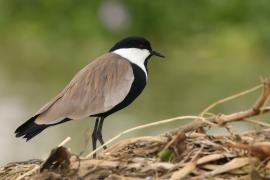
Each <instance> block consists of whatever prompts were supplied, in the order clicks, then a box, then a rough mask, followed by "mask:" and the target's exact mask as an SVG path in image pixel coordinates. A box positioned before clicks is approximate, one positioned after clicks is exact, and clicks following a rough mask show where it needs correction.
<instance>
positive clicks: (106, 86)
mask: <svg viewBox="0 0 270 180" xmlns="http://www.w3.org/2000/svg"><path fill="white" fill-rule="evenodd" d="M133 80H134V76H133V70H132V67H131V65H130V63H129V62H128V60H126V59H124V58H122V57H121V56H119V55H117V54H113V53H108V54H105V55H104V56H101V57H99V58H98V59H97V60H95V61H94V62H92V63H90V64H88V65H87V66H86V67H84V68H83V69H82V70H81V71H80V72H78V73H77V74H76V75H75V77H74V78H73V79H72V80H71V82H70V83H69V84H68V85H67V86H66V88H65V89H64V90H63V91H62V92H61V93H60V94H59V95H57V96H56V97H55V98H54V99H52V101H51V102H49V103H48V104H46V105H45V106H44V107H42V108H41V109H40V110H39V111H38V112H37V113H36V115H37V114H40V115H39V116H38V117H37V119H36V120H35V122H36V123H38V124H54V123H57V122H60V121H62V120H63V119H65V118H70V119H81V118H85V117H88V116H90V115H94V114H99V113H103V112H107V111H109V110H111V109H112V108H113V107H114V106H115V105H117V104H119V103H120V102H122V101H123V100H124V98H125V97H126V95H127V94H128V92H129V90H130V88H131V85H132V83H133Z"/></svg>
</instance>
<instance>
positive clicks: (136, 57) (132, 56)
mask: <svg viewBox="0 0 270 180" xmlns="http://www.w3.org/2000/svg"><path fill="white" fill-rule="evenodd" d="M112 53H115V54H118V55H120V56H122V57H123V58H126V59H127V60H129V61H130V62H132V63H134V64H136V65H137V66H139V67H140V68H141V69H142V70H143V71H144V73H145V76H146V77H147V71H146V68H145V65H144V61H145V60H146V58H147V57H148V56H149V55H150V52H149V51H148V50H147V49H138V48H122V49H117V50H115V51H113V52H112Z"/></svg>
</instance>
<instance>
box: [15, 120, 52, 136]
mask: <svg viewBox="0 0 270 180" xmlns="http://www.w3.org/2000/svg"><path fill="white" fill-rule="evenodd" d="M37 117H38V115H36V116H34V117H32V118H31V119H29V120H28V121H26V122H25V123H23V124H22V125H21V126H20V127H18V128H17V129H16V131H15V134H16V137H22V136H23V138H25V139H26V141H28V140H29V139H31V138H33V137H34V136H36V135H38V134H39V133H41V132H42V131H43V130H44V129H46V128H47V127H49V126H50V125H45V124H36V123H35V122H34V121H35V119H36V118H37Z"/></svg>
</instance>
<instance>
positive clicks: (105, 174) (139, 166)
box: [0, 80, 270, 180]
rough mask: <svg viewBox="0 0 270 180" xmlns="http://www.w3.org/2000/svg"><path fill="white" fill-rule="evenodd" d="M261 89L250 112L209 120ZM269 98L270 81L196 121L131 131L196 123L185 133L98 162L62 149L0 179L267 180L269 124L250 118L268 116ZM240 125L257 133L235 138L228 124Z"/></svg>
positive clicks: (119, 149)
mask: <svg viewBox="0 0 270 180" xmlns="http://www.w3.org/2000/svg"><path fill="white" fill-rule="evenodd" d="M259 88H261V89H262V93H261V95H260V96H259V97H258V99H257V101H256V102H255V103H254V105H253V106H252V107H251V108H250V109H247V110H244V111H240V112H235V113H232V114H228V115H225V114H218V115H216V114H209V110H210V109H212V108H213V107H214V106H216V105H218V104H220V103H224V102H225V101H228V100H231V99H234V98H237V97H239V96H242V95H245V94H247V93H249V92H252V91H254V90H256V89H259ZM269 96H270V81H269V80H263V81H262V85H260V86H257V87H255V88H253V89H251V90H248V91H245V92H241V93H239V94H237V95H234V96H231V97H229V98H226V99H223V100H220V101H218V102H216V103H214V104H212V105H210V106H209V107H208V108H206V109H205V110H204V111H203V113H201V114H200V116H184V117H176V118H172V119H168V120H164V121H160V122H156V123H152V124H150V125H145V126H140V127H137V128H133V129H132V130H136V129H141V128H145V127H148V126H152V125H157V124H162V123H165V122H170V121H174V120H179V119H184V118H196V119H195V120H194V121H193V122H192V123H190V124H187V125H185V126H184V127H180V128H178V129H174V130H171V131H170V132H167V133H165V134H162V135H160V136H153V137H150V136H147V137H139V138H131V139H126V140H123V141H120V142H119V143H116V144H114V145H112V146H111V147H110V148H109V149H107V150H105V151H102V152H100V153H99V154H98V156H97V159H92V158H82V157H78V156H77V155H74V154H72V153H71V152H69V151H68V150H67V149H66V148H65V147H63V146H62V145H61V146H59V147H57V148H55V149H54V150H52V152H51V154H50V156H49V157H48V159H47V160H45V161H41V160H30V161H26V162H15V163H9V164H7V165H6V166H4V167H1V169H0V179H17V180H19V179H63V178H67V179H131V180H133V179H145V178H146V179H172V180H174V179H183V178H188V179H267V178H269V177H270V142H269V140H270V124H268V123H266V122H263V121H259V120H251V119H248V118H251V117H255V116H259V115H262V114H265V113H269V112H270V107H269V106H266V103H267V101H268V98H269ZM239 120H243V121H246V122H249V123H252V124H254V125H256V126H257V127H258V126H259V127H260V129H258V128H257V129H256V130H254V131H250V132H242V133H241V134H240V133H234V132H232V131H231V129H230V128H229V126H228V124H229V123H230V122H233V121H239ZM215 127H224V128H226V129H227V131H228V132H229V134H228V135H226V136H220V135H209V134H207V129H208V128H215ZM132 130H127V131H126V132H130V131H132ZM122 134H123V133H122ZM120 135H121V134H120ZM120 135H119V136H120ZM119 136H117V137H119ZM113 140H115V138H113ZM111 142H112V140H111V141H109V143H111ZM106 144H108V143H106ZM92 154H93V153H91V154H90V155H92ZM88 157H90V156H88Z"/></svg>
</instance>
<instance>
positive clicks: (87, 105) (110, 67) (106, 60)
mask: <svg viewBox="0 0 270 180" xmlns="http://www.w3.org/2000/svg"><path fill="white" fill-rule="evenodd" d="M152 56H158V57H161V58H165V56H164V55H163V54H161V53H160V52H158V51H155V50H153V49H152V47H151V44H150V42H149V41H148V40H147V39H146V38H144V37H141V36H129V37H126V38H123V39H121V40H120V41H118V42H117V43H116V44H114V45H113V47H112V48H111V49H110V50H109V52H107V53H105V54H103V55H101V56H100V57H98V58H96V59H95V60H93V61H92V62H90V63H89V64H88V65H86V66H85V67H84V68H82V69H81V70H80V71H79V72H78V73H76V74H75V76H74V77H73V78H72V80H71V81H70V82H69V83H68V84H67V86H66V87H65V88H64V89H63V90H62V91H61V92H60V93H59V94H58V95H57V96H55V97H54V98H52V99H51V100H50V101H49V102H48V103H47V104H45V105H44V106H43V107H41V108H40V109H39V110H38V111H37V112H36V113H35V114H34V115H33V116H32V117H31V118H30V119H29V120H27V121H26V122H25V123H23V124H22V125H21V126H19V127H18V128H17V129H16V130H15V134H16V137H22V138H25V139H26V141H28V140H30V139H32V138H33V137H34V136H36V135H38V134H39V133H41V132H42V131H43V130H45V129H46V128H48V127H50V126H54V125H58V124H61V123H64V122H67V121H71V120H77V119H83V118H87V117H94V118H95V119H96V120H95V125H94V129H93V132H92V148H93V150H95V149H96V146H97V140H98V141H99V142H100V144H101V145H103V144H104V140H103V137H102V127H103V122H104V119H105V118H106V117H108V116H109V115H111V114H113V113H115V112H117V111H119V110H121V109H123V108H125V107H126V106H128V105H130V104H131V103H132V102H133V101H134V100H135V99H136V98H137V97H138V96H139V95H140V94H141V92H142V91H143V89H144V88H145V86H146V83H147V81H148V69H147V64H148V60H149V59H150V58H151V57H152ZM103 148H104V149H106V146H104V147H103Z"/></svg>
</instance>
